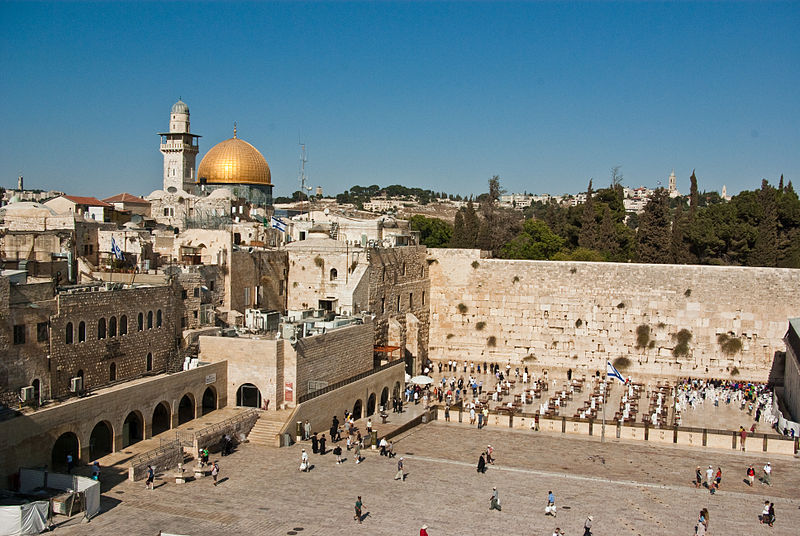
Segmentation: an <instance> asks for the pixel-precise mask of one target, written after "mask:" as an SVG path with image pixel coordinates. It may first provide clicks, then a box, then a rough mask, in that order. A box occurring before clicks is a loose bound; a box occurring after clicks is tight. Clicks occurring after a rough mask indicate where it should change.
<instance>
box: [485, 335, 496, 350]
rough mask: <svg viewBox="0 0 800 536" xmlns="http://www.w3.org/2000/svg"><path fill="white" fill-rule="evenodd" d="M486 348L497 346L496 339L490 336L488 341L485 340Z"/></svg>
mask: <svg viewBox="0 0 800 536" xmlns="http://www.w3.org/2000/svg"><path fill="white" fill-rule="evenodd" d="M486 346H491V347H495V346H497V337H495V336H494V335H490V336H489V338H488V339H486Z"/></svg>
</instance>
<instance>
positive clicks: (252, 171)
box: [197, 130, 272, 185]
mask: <svg viewBox="0 0 800 536" xmlns="http://www.w3.org/2000/svg"><path fill="white" fill-rule="evenodd" d="M197 177H198V179H205V181H206V182H208V183H210V184H214V183H216V184H219V183H225V184H270V185H271V184H272V174H271V173H270V171H269V165H267V161H266V160H265V159H264V156H263V155H262V154H261V153H260V152H258V149H256V148H255V147H253V146H252V145H250V144H249V143H247V142H246V141H244V140H240V139H239V138H237V137H236V130H234V131H233V137H232V138H231V139H229V140H225V141H222V142H220V143H218V144H216V145H215V146H214V147H212V148H211V149H210V150H209V151H208V152H207V153H206V155H205V156H204V157H203V160H202V161H201V162H200V167H198V168H197Z"/></svg>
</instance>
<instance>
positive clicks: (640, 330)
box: [636, 324, 655, 349]
mask: <svg viewBox="0 0 800 536" xmlns="http://www.w3.org/2000/svg"><path fill="white" fill-rule="evenodd" d="M649 343H650V326H648V325H647V324H641V325H639V326H638V327H637V328H636V348H639V349H642V348H647V345H648V344H649ZM654 346H655V345H654Z"/></svg>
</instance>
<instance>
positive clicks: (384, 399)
mask: <svg viewBox="0 0 800 536" xmlns="http://www.w3.org/2000/svg"><path fill="white" fill-rule="evenodd" d="M387 404H389V388H388V387H384V388H383V391H381V408H382V409H383V410H384V411H385V410H386V408H387V407H388V406H387Z"/></svg>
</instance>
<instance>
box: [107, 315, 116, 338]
mask: <svg viewBox="0 0 800 536" xmlns="http://www.w3.org/2000/svg"><path fill="white" fill-rule="evenodd" d="M108 336H109V337H116V336H117V317H116V316H112V317H111V318H109V319H108Z"/></svg>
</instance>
